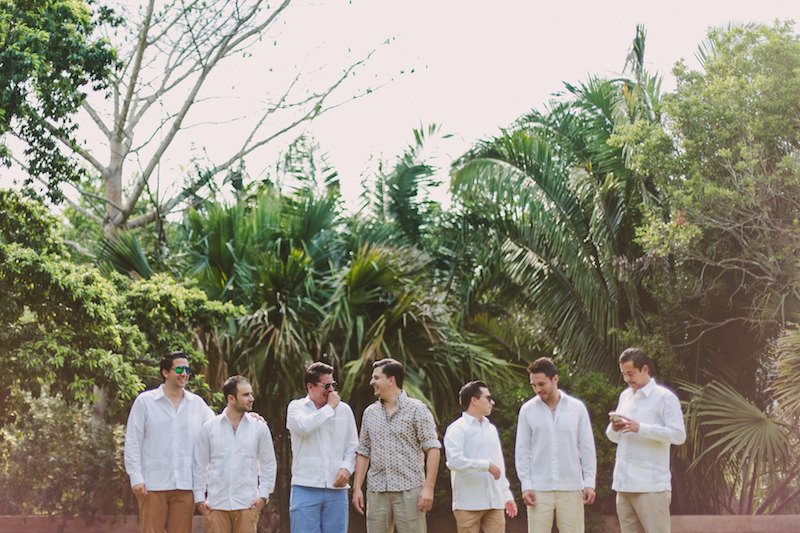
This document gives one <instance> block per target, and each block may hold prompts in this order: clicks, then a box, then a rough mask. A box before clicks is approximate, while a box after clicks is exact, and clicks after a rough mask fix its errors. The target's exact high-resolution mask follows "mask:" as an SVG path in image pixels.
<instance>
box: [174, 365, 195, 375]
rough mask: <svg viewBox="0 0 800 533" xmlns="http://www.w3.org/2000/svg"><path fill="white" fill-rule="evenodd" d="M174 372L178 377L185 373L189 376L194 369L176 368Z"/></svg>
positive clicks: (186, 367)
mask: <svg viewBox="0 0 800 533" xmlns="http://www.w3.org/2000/svg"><path fill="white" fill-rule="evenodd" d="M172 370H174V371H175V373H176V374H178V375H181V374H183V373H184V372H185V373H186V375H187V376H188V375H189V374H191V373H192V369H191V368H189V367H188V366H176V367H175V368H173V369H172Z"/></svg>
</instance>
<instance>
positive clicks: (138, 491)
mask: <svg viewBox="0 0 800 533" xmlns="http://www.w3.org/2000/svg"><path fill="white" fill-rule="evenodd" d="M131 489H133V495H134V496H136V499H137V500H141V499H142V498H147V487H145V485H144V483H137V484H136V485H134V486H132V487H131Z"/></svg>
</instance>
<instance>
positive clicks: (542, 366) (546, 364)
mask: <svg viewBox="0 0 800 533" xmlns="http://www.w3.org/2000/svg"><path fill="white" fill-rule="evenodd" d="M528 374H544V375H545V376H547V377H548V378H550V379H553V377H554V376H555V375H556V374H558V370H557V369H556V365H555V364H553V360H552V359H550V358H549V357H540V358H539V359H537V360H536V361H534V362H533V363H531V364H529V365H528Z"/></svg>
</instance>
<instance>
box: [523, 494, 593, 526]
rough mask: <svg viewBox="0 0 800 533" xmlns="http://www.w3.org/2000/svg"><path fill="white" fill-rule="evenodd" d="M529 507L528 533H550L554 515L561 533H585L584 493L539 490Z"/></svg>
mask: <svg viewBox="0 0 800 533" xmlns="http://www.w3.org/2000/svg"><path fill="white" fill-rule="evenodd" d="M535 494H536V505H533V506H531V505H528V533H550V531H551V530H552V529H553V515H555V519H556V524H557V525H558V531H559V533H583V527H584V526H583V493H581V491H579V490H573V491H566V490H537V491H536V492H535Z"/></svg>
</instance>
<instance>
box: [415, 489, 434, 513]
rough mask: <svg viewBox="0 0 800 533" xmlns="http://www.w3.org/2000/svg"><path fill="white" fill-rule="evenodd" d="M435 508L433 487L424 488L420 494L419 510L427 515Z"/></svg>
mask: <svg viewBox="0 0 800 533" xmlns="http://www.w3.org/2000/svg"><path fill="white" fill-rule="evenodd" d="M431 507H433V487H422V490H421V491H420V492H419V499H418V501H417V508H418V509H419V512H420V513H427V512H428V511H430V510H431Z"/></svg>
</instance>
